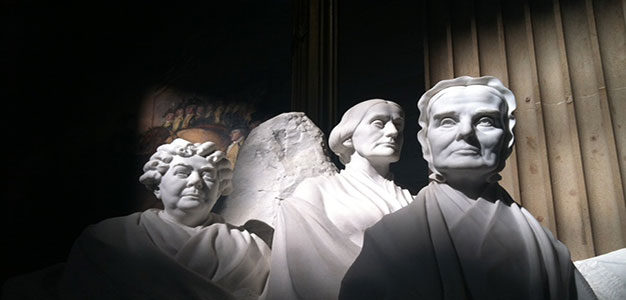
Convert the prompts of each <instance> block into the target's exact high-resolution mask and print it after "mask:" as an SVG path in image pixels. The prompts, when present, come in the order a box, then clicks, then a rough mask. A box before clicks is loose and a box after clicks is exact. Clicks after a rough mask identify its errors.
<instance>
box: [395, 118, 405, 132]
mask: <svg viewBox="0 0 626 300" xmlns="http://www.w3.org/2000/svg"><path fill="white" fill-rule="evenodd" d="M393 125H394V126H396V129H397V130H399V131H402V130H404V120H395V121H393Z"/></svg>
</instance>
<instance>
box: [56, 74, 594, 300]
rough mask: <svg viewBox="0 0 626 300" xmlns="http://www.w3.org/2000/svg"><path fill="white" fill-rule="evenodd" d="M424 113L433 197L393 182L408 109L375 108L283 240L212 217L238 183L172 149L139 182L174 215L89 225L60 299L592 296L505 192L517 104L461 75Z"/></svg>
mask: <svg viewBox="0 0 626 300" xmlns="http://www.w3.org/2000/svg"><path fill="white" fill-rule="evenodd" d="M417 107H418V109H419V112H420V114H419V120H418V122H419V125H420V127H421V129H420V131H419V133H418V135H417V139H418V141H419V143H420V145H421V147H422V152H423V157H424V159H425V160H426V161H427V162H428V168H429V169H430V170H429V171H430V177H429V179H430V183H429V184H428V186H426V187H424V188H423V189H422V190H421V191H420V192H419V193H418V194H417V195H416V196H415V195H411V194H410V193H409V191H407V190H405V189H403V188H401V187H399V186H397V185H396V184H395V183H394V182H393V176H392V174H391V173H390V169H389V165H390V164H391V163H394V162H397V161H398V160H399V158H400V151H401V149H402V145H403V140H404V136H403V129H404V125H405V122H406V120H405V117H404V112H403V110H402V108H401V107H400V106H399V105H398V104H396V103H394V102H392V101H388V100H382V99H372V100H367V101H364V102H361V103H359V104H357V105H355V106H353V107H352V108H350V109H348V110H347V111H346V112H345V114H344V115H343V117H342V118H341V121H340V122H339V124H338V125H337V126H336V127H335V128H334V129H333V130H332V132H331V133H330V136H329V140H328V145H329V146H330V149H331V150H332V151H333V152H334V153H335V154H336V155H337V156H339V159H340V161H341V163H343V164H344V165H345V169H343V170H341V172H339V173H338V174H336V175H334V176H319V177H314V178H309V179H306V180H305V181H303V182H302V183H301V184H300V185H299V186H298V187H297V189H296V190H295V192H294V193H293V194H292V196H291V197H289V198H288V199H285V200H283V201H281V203H280V207H279V209H278V215H277V220H276V223H275V226H274V233H273V236H268V235H267V234H263V233H261V232H256V231H255V230H256V229H258V228H259V227H262V226H246V225H244V226H240V227H237V226H233V225H230V224H228V223H226V222H225V221H224V220H223V219H222V218H221V217H220V216H218V215H216V214H213V213H211V209H212V208H213V206H214V205H215V203H216V201H217V199H218V198H219V197H220V195H227V194H228V193H229V192H230V191H231V190H232V185H231V178H232V176H233V172H232V170H231V165H230V163H229V161H228V160H227V159H226V158H225V154H224V153H222V152H221V151H218V150H217V148H216V146H215V145H214V144H213V143H211V142H206V143H202V144H200V143H190V142H188V141H185V140H182V139H178V140H175V141H173V142H172V143H170V144H165V145H162V146H160V147H159V148H158V149H157V151H156V153H154V155H152V157H151V158H150V160H149V161H148V162H147V163H146V164H145V166H144V174H143V175H142V176H141V178H140V181H141V182H142V183H143V184H145V185H146V186H147V187H148V188H149V189H150V190H152V191H153V193H154V195H155V196H156V197H157V198H158V199H160V200H161V201H162V203H163V207H164V209H162V210H160V209H150V210H147V211H144V212H141V213H135V214H131V215H129V216H124V217H118V218H112V219H107V220H104V221H102V222H100V223H99V224H96V225H92V226H90V227H88V228H87V229H86V230H85V231H84V232H83V233H82V234H81V236H80V237H79V238H78V239H77V240H76V242H75V244H74V246H73V248H72V251H71V253H70V256H69V258H68V261H67V264H66V266H65V270H64V273H63V276H62V278H61V280H60V285H59V294H60V296H61V298H67V299H278V300H282V299H285V300H289V299H322V300H323V299H553V300H562V299H596V297H595V295H594V293H593V291H592V290H591V288H590V287H589V285H588V284H587V282H586V281H585V279H584V277H583V276H582V275H580V273H579V272H578V270H577V269H576V268H575V266H574V265H573V263H572V260H571V258H570V253H569V251H568V249H567V247H566V246H565V245H564V244H563V243H561V242H559V241H558V240H556V239H555V238H554V236H553V235H552V234H551V233H550V232H549V231H548V230H547V229H546V228H544V227H542V226H541V225H540V224H539V222H538V221H537V220H536V219H535V218H534V217H533V216H532V215H531V214H530V213H529V212H528V211H527V210H526V209H524V208H523V207H520V206H519V205H518V204H517V203H516V202H515V201H514V200H513V199H512V198H511V196H509V194H508V193H507V192H506V191H505V190H504V189H503V188H502V187H501V186H500V185H499V184H498V180H500V178H501V177H500V176H499V174H498V173H499V172H500V171H502V169H503V168H504V166H505V161H506V159H507V157H508V156H509V155H510V154H511V151H512V149H513V145H514V142H515V135H514V131H513V128H514V126H515V117H514V111H515V108H516V103H515V96H514V95H513V93H512V92H511V91H510V90H509V89H508V88H506V87H505V86H504V85H503V84H502V83H501V82H500V81H499V80H498V79H496V78H494V77H489V76H485V77H479V78H473V77H467V76H464V77H459V78H455V79H450V80H444V81H441V82H439V83H438V84H436V85H435V86H434V87H433V88H431V89H430V90H428V91H427V92H426V93H424V94H423V96H422V97H421V98H420V99H419V101H418V103H417ZM253 223H254V222H253ZM253 225H254V224H253ZM257 225H258V224H257ZM265 232H266V231H265Z"/></svg>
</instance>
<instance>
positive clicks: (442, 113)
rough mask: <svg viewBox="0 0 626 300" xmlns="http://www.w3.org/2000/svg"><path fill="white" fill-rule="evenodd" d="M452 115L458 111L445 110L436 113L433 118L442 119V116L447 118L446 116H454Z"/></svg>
mask: <svg viewBox="0 0 626 300" xmlns="http://www.w3.org/2000/svg"><path fill="white" fill-rule="evenodd" d="M452 116H456V112H454V111H444V112H440V113H437V114H434V115H433V119H435V120H439V119H442V118H445V117H452Z"/></svg>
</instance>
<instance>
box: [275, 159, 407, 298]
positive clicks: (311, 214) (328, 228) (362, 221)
mask: <svg viewBox="0 0 626 300" xmlns="http://www.w3.org/2000/svg"><path fill="white" fill-rule="evenodd" d="M412 200H413V197H412V196H411V194H410V192H409V191H407V190H404V189H402V188H400V187H398V186H397V185H395V184H394V183H393V181H391V180H385V182H384V184H383V185H381V184H378V183H377V182H375V181H374V180H373V179H372V178H370V177H369V176H368V175H366V174H365V173H364V172H362V171H360V170H355V169H351V168H350V167H349V166H347V167H346V169H345V170H342V171H341V172H340V173H339V174H337V175H334V176H320V177H316V178H313V179H308V180H307V181H304V182H303V183H301V184H300V186H299V187H298V189H296V191H295V192H294V194H293V196H292V197H291V198H288V199H286V200H284V201H282V203H281V204H280V210H279V213H278V217H277V222H276V229H275V232H274V242H273V246H272V266H271V272H270V283H269V294H268V298H269V299H336V298H337V295H338V293H339V287H340V282H341V279H342V278H343V276H344V274H345V272H346V270H347V269H348V267H349V266H350V264H352V262H353V261H354V259H355V258H356V256H357V255H358V253H359V251H360V249H361V245H362V240H363V232H364V231H365V229H366V228H368V227H369V226H372V225H373V224H375V223H376V222H377V221H378V220H380V218H382V216H384V215H385V214H388V213H391V212H393V211H396V210H398V209H400V208H402V207H404V206H406V205H408V203H410V202H411V201H412Z"/></svg>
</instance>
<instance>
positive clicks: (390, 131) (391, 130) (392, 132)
mask: <svg viewBox="0 0 626 300" xmlns="http://www.w3.org/2000/svg"><path fill="white" fill-rule="evenodd" d="M385 135H386V136H390V137H397V136H398V128H397V127H396V125H395V124H393V122H389V123H387V125H385Z"/></svg>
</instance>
